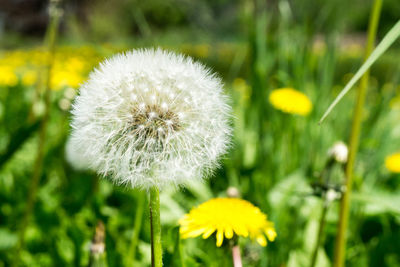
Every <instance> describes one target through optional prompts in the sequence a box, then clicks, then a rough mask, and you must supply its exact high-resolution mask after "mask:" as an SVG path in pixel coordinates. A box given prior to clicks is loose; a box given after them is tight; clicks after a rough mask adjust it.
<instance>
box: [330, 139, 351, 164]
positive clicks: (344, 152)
mask: <svg viewBox="0 0 400 267" xmlns="http://www.w3.org/2000/svg"><path fill="white" fill-rule="evenodd" d="M328 155H329V156H330V157H332V158H334V159H335V160H336V161H337V162H339V163H346V162H347V158H348V155H349V149H348V148H347V145H346V144H345V143H343V142H342V141H338V142H336V143H334V144H333V146H332V147H331V148H330V149H329V151H328Z"/></svg>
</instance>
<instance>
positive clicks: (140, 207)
mask: <svg viewBox="0 0 400 267" xmlns="http://www.w3.org/2000/svg"><path fill="white" fill-rule="evenodd" d="M144 199H145V195H144V193H143V192H142V191H138V199H137V206H136V214H135V223H134V226H133V227H134V228H133V234H132V240H131V245H130V247H129V252H128V253H129V254H128V255H129V258H130V262H131V265H134V263H135V258H136V247H137V244H138V240H139V234H140V229H141V228H142V218H143V211H144Z"/></svg>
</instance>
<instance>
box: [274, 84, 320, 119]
mask: <svg viewBox="0 0 400 267" xmlns="http://www.w3.org/2000/svg"><path fill="white" fill-rule="evenodd" d="M269 102H270V103H271V104H272V106H273V107H274V108H276V109H279V110H281V111H283V112H285V113H291V114H298V115H302V116H306V115H308V114H309V113H310V112H311V110H312V103H311V101H310V99H309V98H308V97H307V96H306V95H305V94H303V93H302V92H300V91H297V90H295V89H292V88H281V89H276V90H273V91H272V92H271V94H270V95H269Z"/></svg>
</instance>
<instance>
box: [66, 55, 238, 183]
mask: <svg viewBox="0 0 400 267" xmlns="http://www.w3.org/2000/svg"><path fill="white" fill-rule="evenodd" d="M227 102H228V101H227V97H226V96H225V95H224V93H223V88H222V83H221V80H220V79H219V78H218V77H216V76H215V75H214V74H212V73H211V72H210V70H209V69H207V68H205V67H204V66H203V65H201V64H200V63H197V62H194V61H193V60H192V59H191V58H189V57H184V56H181V55H177V54H174V53H170V52H166V51H163V50H161V49H157V50H153V49H148V50H147V49H145V50H133V51H131V52H127V53H125V54H118V55H116V56H114V57H112V58H111V59H108V60H105V61H104V62H102V63H101V64H100V66H99V67H98V68H97V69H96V70H94V71H93V72H92V73H91V74H90V76H89V80H88V81H87V82H86V83H84V84H83V85H82V87H81V88H80V92H79V95H78V96H77V97H76V98H75V102H74V105H73V108H72V114H73V120H72V128H73V130H72V139H74V140H73V141H72V142H73V143H74V144H76V145H78V146H80V148H79V151H81V152H82V153H83V154H84V156H85V157H86V158H87V159H88V162H89V163H90V169H93V170H97V172H99V173H100V174H102V175H104V176H111V178H113V180H114V181H115V182H116V183H119V184H127V185H130V186H131V187H140V188H149V187H152V186H158V187H163V186H164V185H166V184H169V183H172V184H175V185H182V184H184V183H185V182H187V181H188V180H191V179H199V178H201V177H204V176H207V175H208V174H210V173H211V172H212V170H213V169H214V168H215V167H217V165H218V159H219V157H220V156H221V155H222V154H223V153H225V151H226V150H227V148H228V146H229V139H230V135H231V126H230V111H231V109H230V107H229V105H228V104H227Z"/></svg>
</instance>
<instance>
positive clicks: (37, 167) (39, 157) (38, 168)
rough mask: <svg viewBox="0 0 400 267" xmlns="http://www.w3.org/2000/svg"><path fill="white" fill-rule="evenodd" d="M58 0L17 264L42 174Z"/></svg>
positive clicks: (51, 11)
mask: <svg viewBox="0 0 400 267" xmlns="http://www.w3.org/2000/svg"><path fill="white" fill-rule="evenodd" d="M59 2H60V1H59V0H51V1H50V5H49V16H50V22H49V25H48V28H47V31H46V37H45V44H46V46H47V49H48V52H49V53H48V59H47V69H46V72H45V77H44V80H45V81H46V83H45V88H44V94H43V101H44V104H45V110H44V115H43V119H42V121H41V125H40V129H39V140H38V149H37V154H36V158H35V162H34V166H33V173H32V179H31V182H30V185H29V189H28V190H29V191H28V197H27V201H26V208H25V213H24V215H23V218H22V220H21V225H20V229H19V236H18V243H17V248H16V257H15V259H14V260H15V261H14V264H16V265H18V259H19V255H20V250H21V249H22V248H23V247H24V243H25V231H26V228H27V226H28V224H29V220H30V217H31V215H32V213H33V208H34V204H35V201H36V194H37V190H38V185H39V181H40V177H41V175H42V170H43V158H44V154H45V145H46V138H47V125H48V122H49V117H50V107H51V90H50V84H51V74H52V68H53V63H54V55H55V46H56V45H55V44H56V39H57V34H58V26H59V22H60V16H61V12H62V10H60V9H59V4H60V3H59Z"/></svg>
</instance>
